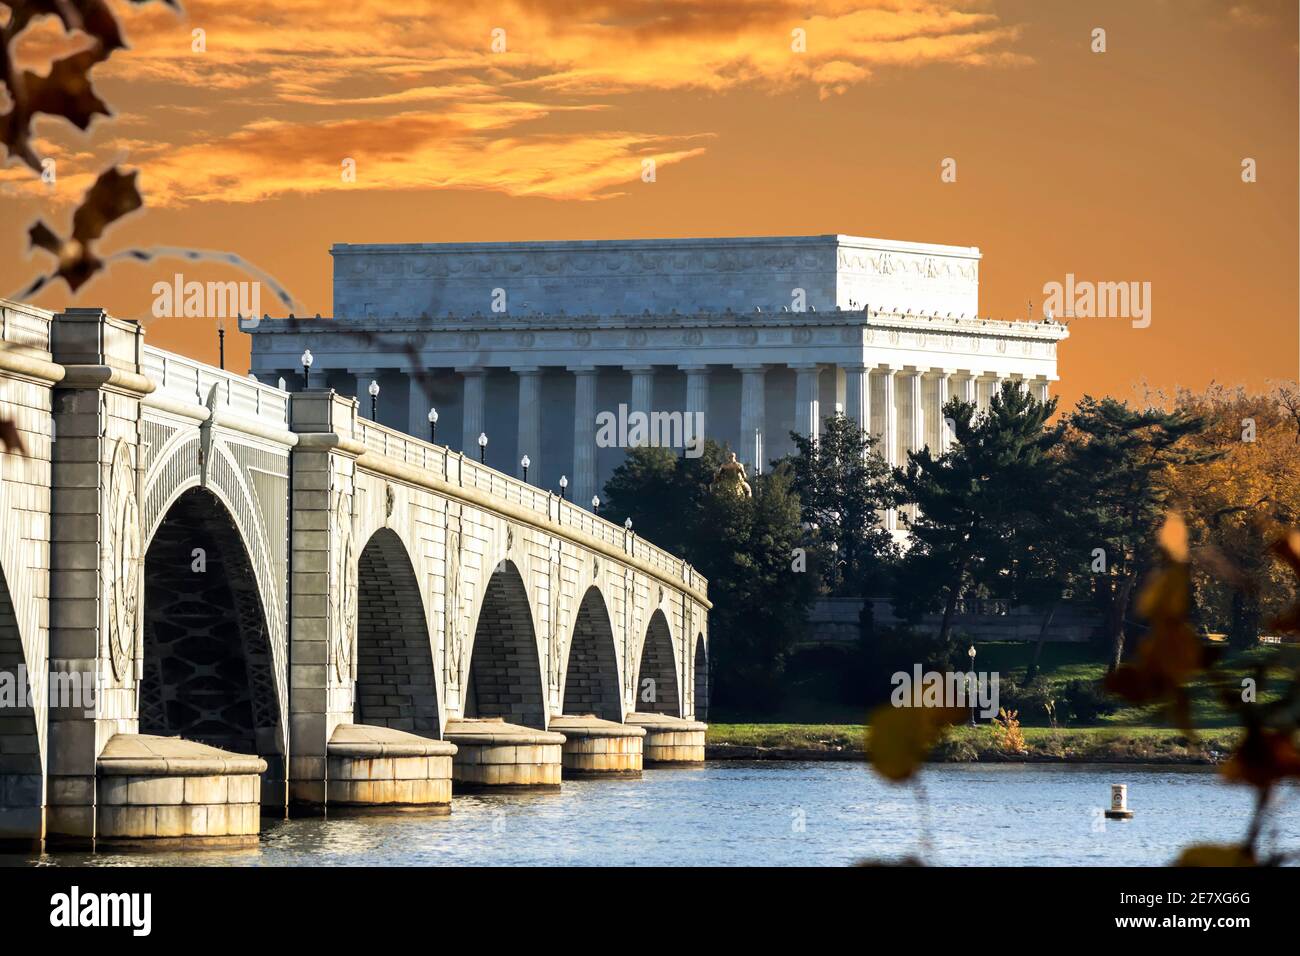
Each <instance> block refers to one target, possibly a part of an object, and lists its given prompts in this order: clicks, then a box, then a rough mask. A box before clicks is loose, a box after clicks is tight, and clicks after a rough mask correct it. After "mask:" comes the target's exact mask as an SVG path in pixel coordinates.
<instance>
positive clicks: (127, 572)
mask: <svg viewBox="0 0 1300 956" xmlns="http://www.w3.org/2000/svg"><path fill="white" fill-rule="evenodd" d="M108 515H109V526H108V547H107V553H106V555H105V561H104V574H105V577H106V578H107V584H108V656H109V661H110V663H111V664H112V667H113V676H114V677H115V678H116V679H117V680H118V681H119V682H123V683H125V682H128V681H129V679H130V676H131V665H132V663H133V662H134V661H135V657H136V619H137V609H138V601H139V592H140V560H141V556H140V510H139V506H138V505H137V503H136V497H135V469H133V468H132V467H131V457H130V453H129V452H128V450H127V447H126V443H125V441H123V440H122V439H118V442H117V447H116V449H115V450H114V452H113V464H112V466H111V468H110V470H109V490H108Z"/></svg>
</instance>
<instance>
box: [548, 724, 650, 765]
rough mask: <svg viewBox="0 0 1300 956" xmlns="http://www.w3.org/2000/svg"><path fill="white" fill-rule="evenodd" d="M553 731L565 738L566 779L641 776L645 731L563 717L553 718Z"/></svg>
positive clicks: (629, 725)
mask: <svg viewBox="0 0 1300 956" xmlns="http://www.w3.org/2000/svg"><path fill="white" fill-rule="evenodd" d="M551 729H552V730H555V731H559V732H560V733H562V734H564V776H566V777H608V776H626V777H639V776H641V758H642V744H643V743H644V739H645V735H646V732H645V728H643V727H634V726H632V725H631V724H620V723H616V722H615V721H612V720H601V719H600V718H599V717H597V716H595V715H594V714H564V715H561V716H556V717H552V718H551Z"/></svg>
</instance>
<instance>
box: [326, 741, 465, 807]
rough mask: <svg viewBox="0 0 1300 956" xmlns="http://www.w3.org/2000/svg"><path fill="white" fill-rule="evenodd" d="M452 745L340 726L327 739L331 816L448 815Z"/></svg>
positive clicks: (327, 790)
mask: <svg viewBox="0 0 1300 956" xmlns="http://www.w3.org/2000/svg"><path fill="white" fill-rule="evenodd" d="M455 755H456V745H455V744H452V743H448V742H447V741H445V740H430V739H429V738H427V737H420V736H417V735H415V734H408V733H406V732H404V731H401V730H393V729H391V728H389V727H367V726H365V725H362V724H340V725H339V726H338V727H336V728H335V729H334V734H333V735H332V736H331V737H330V742H329V756H328V758H327V759H326V773H327V774H328V780H327V782H326V786H325V791H326V799H327V800H328V801H329V802H328V804H327V805H326V809H327V811H328V812H329V813H340V812H341V813H345V814H381V813H402V812H422V813H435V814H439V813H450V812H451V765H452V758H453V757H454V756H455Z"/></svg>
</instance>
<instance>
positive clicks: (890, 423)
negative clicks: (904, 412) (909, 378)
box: [880, 368, 899, 465]
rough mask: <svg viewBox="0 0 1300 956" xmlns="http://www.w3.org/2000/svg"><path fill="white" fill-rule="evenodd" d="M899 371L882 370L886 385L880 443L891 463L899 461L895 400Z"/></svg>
mask: <svg viewBox="0 0 1300 956" xmlns="http://www.w3.org/2000/svg"><path fill="white" fill-rule="evenodd" d="M897 375H898V372H897V371H896V370H895V369H892V368H886V369H883V370H882V371H881V375H880V377H881V379H882V380H883V386H884V396H883V397H884V400H885V401H884V405H883V407H882V408H881V420H882V424H881V430H880V443H881V444H882V445H884V446H885V447H884V456H885V461H887V462H889V463H890V464H891V465H897V464H898V463H899V458H898V408H897V402H896V401H895V396H894V392H895V388H894V380H895V377H896V376H897Z"/></svg>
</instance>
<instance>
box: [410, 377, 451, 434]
mask: <svg viewBox="0 0 1300 956" xmlns="http://www.w3.org/2000/svg"><path fill="white" fill-rule="evenodd" d="M406 378H407V382H408V385H407V412H406V414H407V422H408V425H407V431H408V432H410V433H411V434H412V435H414V436H415V437H416V438H419V439H422V440H424V441H428V440H429V409H431V408H433V407H434V401H433V395H432V391H433V372H432V371H431V370H429V369H422V370H421V372H420V374H413V375H408V376H407V377H406ZM440 411H441V410H440ZM438 440H439V441H440V442H442V443H443V444H446V442H447V437H446V436H445V435H444V436H442V437H441V438H439V439H438Z"/></svg>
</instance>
